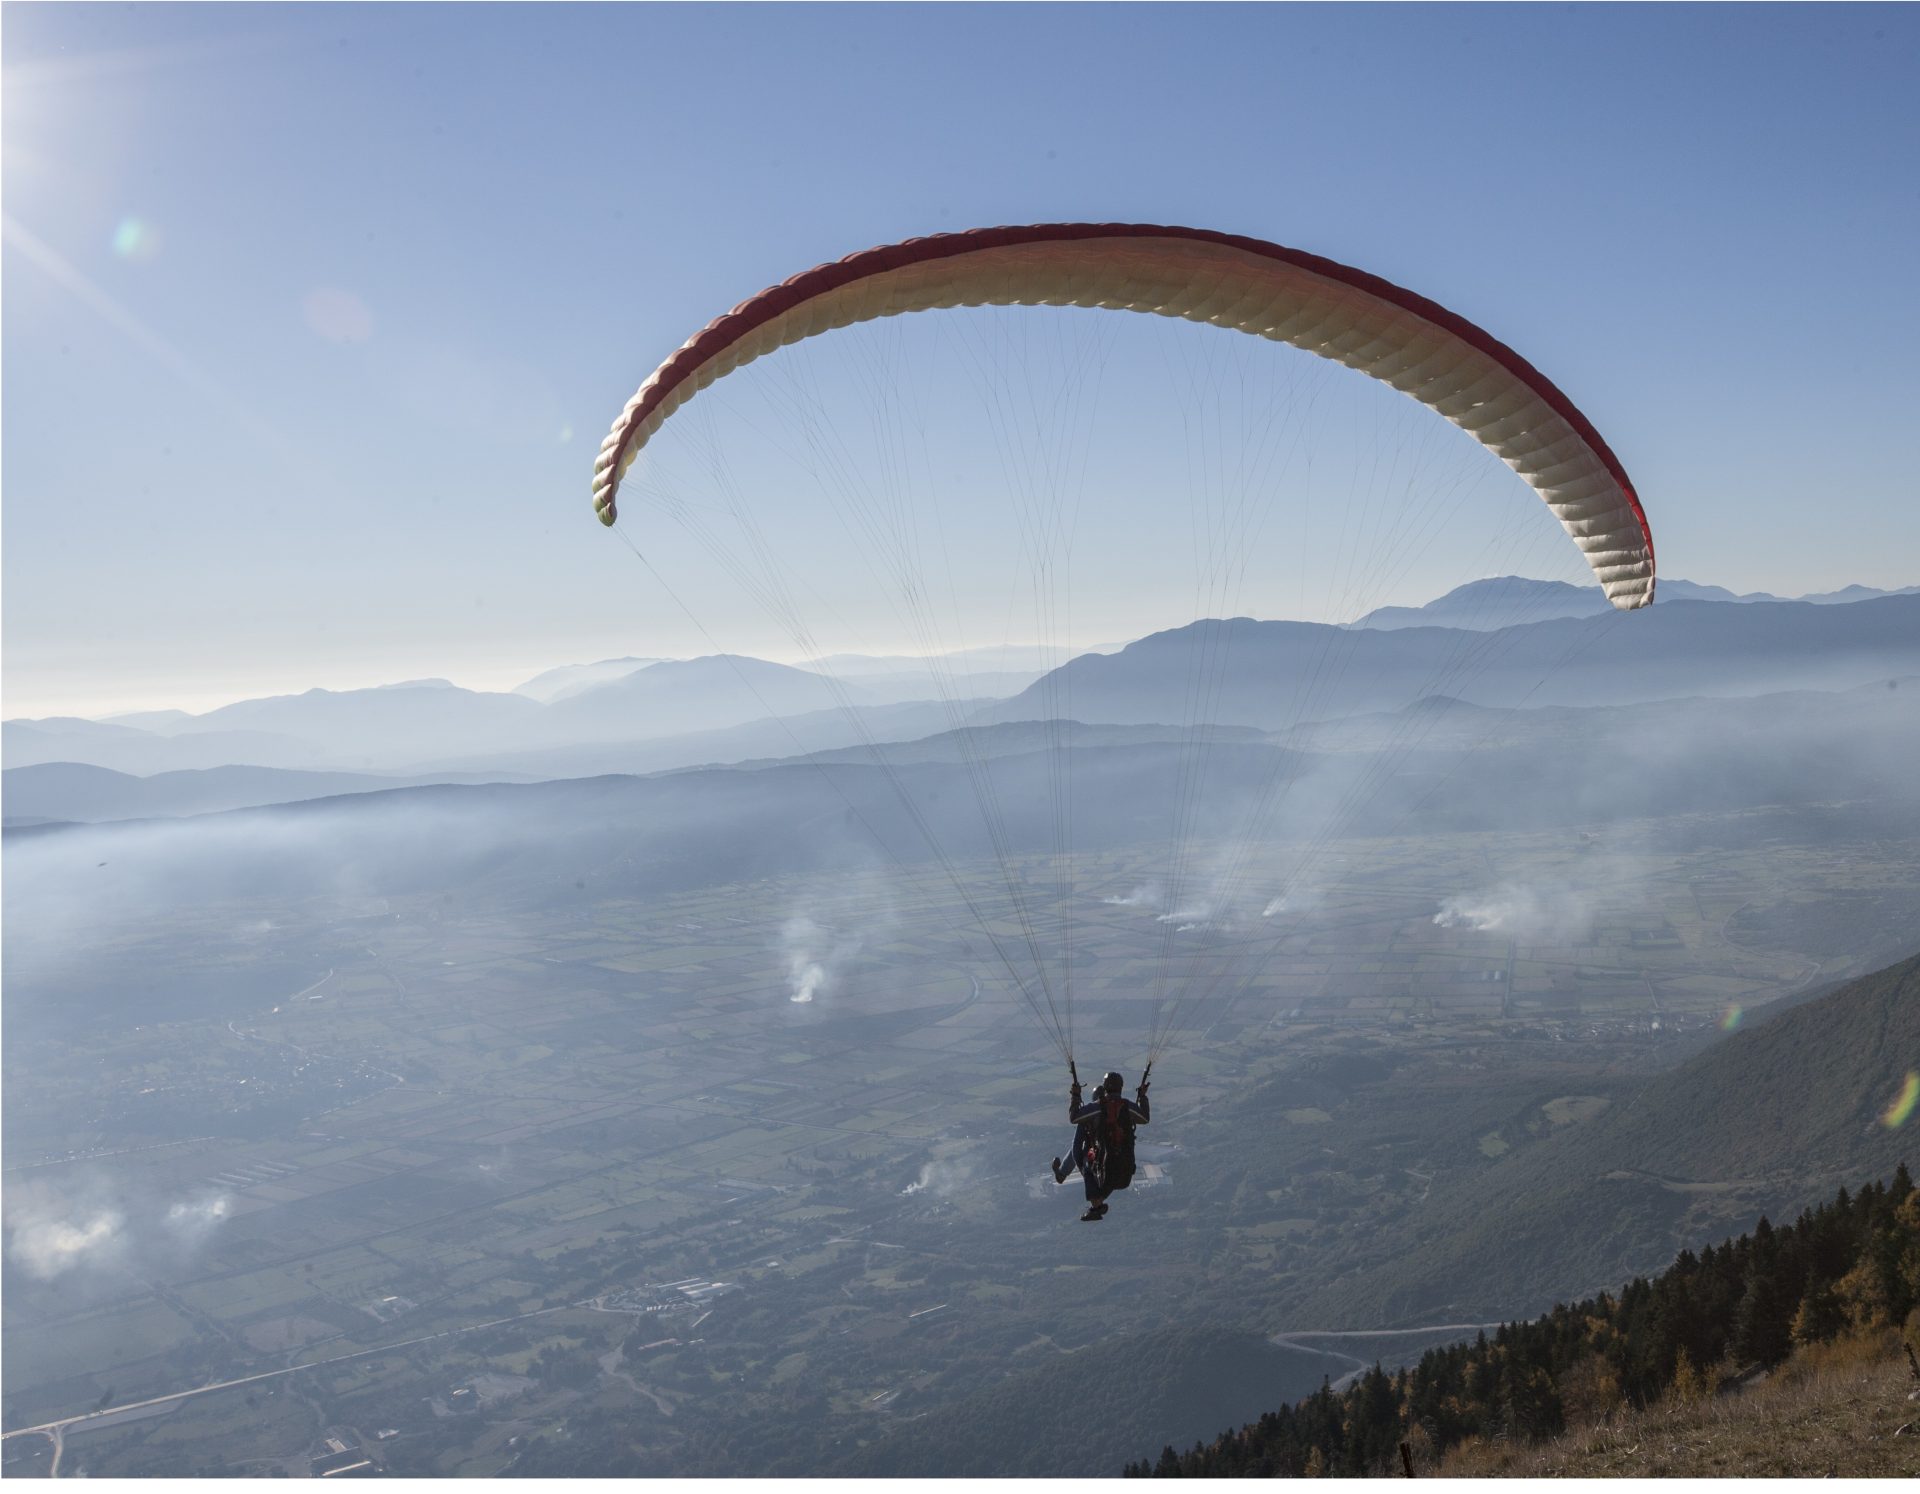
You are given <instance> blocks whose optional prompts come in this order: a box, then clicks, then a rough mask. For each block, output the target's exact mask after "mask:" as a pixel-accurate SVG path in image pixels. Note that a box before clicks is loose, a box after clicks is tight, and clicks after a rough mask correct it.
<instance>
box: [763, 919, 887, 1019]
mask: <svg viewBox="0 0 1920 1494" xmlns="http://www.w3.org/2000/svg"><path fill="white" fill-rule="evenodd" d="M874 916H877V918H879V922H881V926H885V924H887V918H889V916H887V912H879V914H874ZM872 928H874V924H872V922H870V920H868V922H864V924H862V928H860V929H858V931H852V929H845V928H828V926H824V924H818V922H814V918H812V916H810V914H795V916H793V918H789V920H787V922H785V924H781V926H780V958H781V960H783V962H785V966H787V1000H791V1002H803V1004H804V1002H810V1000H814V997H822V995H828V993H831V991H833V985H835V981H837V979H839V976H841V972H843V970H845V966H847V962H849V960H852V958H854V956H856V954H858V952H860V951H862V949H864V947H866V933H868V931H870V929H872Z"/></svg>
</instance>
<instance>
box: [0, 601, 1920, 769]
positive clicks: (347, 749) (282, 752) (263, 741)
mask: <svg viewBox="0 0 1920 1494" xmlns="http://www.w3.org/2000/svg"><path fill="white" fill-rule="evenodd" d="M1688 584H1689V583H1686V582H1679V581H1670V582H1666V583H1664V585H1665V587H1666V591H1665V592H1664V593H1663V596H1666V597H1668V598H1671V597H1672V595H1673V593H1674V592H1676V591H1678V590H1680V589H1681V588H1684V587H1686V586H1687V585H1688ZM1695 590H1697V591H1700V592H1703V593H1704V592H1716V593H1719V594H1720V595H1721V596H1722V597H1724V598H1731V596H1732V594H1731V593H1727V592H1723V591H1721V589H1719V588H1695ZM1870 590H1871V589H1870V588H1863V587H1850V588H1847V589H1845V590H1844V591H1842V592H1837V593H1832V594H1829V595H1827V596H1825V597H1823V598H1820V599H1817V600H1808V601H1802V602H1764V601H1754V600H1753V599H1751V598H1739V599H1737V600H1739V601H1741V602H1743V603H1746V604H1747V605H1742V606H1738V607H1734V606H1724V605H1708V604H1705V603H1701V602H1685V601H1674V600H1670V599H1669V600H1666V601H1664V602H1663V604H1662V605H1659V606H1656V607H1654V608H1652V609H1649V610H1648V611H1646V612H1643V613H1638V614H1633V615H1631V616H1623V615H1621V614H1618V613H1614V612H1612V611H1611V609H1603V613H1597V614H1595V615H1592V616H1585V615H1579V614H1581V613H1584V612H1586V611H1587V610H1588V609H1589V606H1590V604H1591V603H1592V601H1593V598H1592V597H1591V596H1589V595H1588V594H1587V592H1586V591H1584V590H1583V589H1582V588H1579V587H1571V586H1567V585H1565V584H1564V583H1560V582H1550V581H1533V580H1527V579H1525V578H1514V577H1508V578H1498V577H1496V578H1490V579H1489V580H1487V581H1483V582H1474V583H1470V584H1469V585H1468V586H1466V587H1462V588H1458V589H1456V591H1454V592H1452V593H1449V594H1448V596H1447V597H1443V598H1440V599H1437V600H1436V601H1435V602H1434V603H1432V604H1430V605H1429V608H1425V609H1402V610H1403V611H1406V612H1409V613H1412V614H1415V616H1414V617H1413V619H1412V625H1404V626H1403V625H1400V623H1396V622H1395V621H1394V620H1393V619H1392V618H1387V620H1386V621H1385V622H1383V623H1381V624H1380V625H1377V626H1359V627H1352V628H1333V627H1329V626H1326V625H1322V624H1316V623H1299V622H1284V621H1282V622H1261V621H1255V620H1252V619H1247V618H1239V619H1226V620H1221V619H1210V620H1206V621H1203V622H1198V623H1193V624H1189V625H1188V626H1187V627H1185V628H1178V629H1171V630H1168V631H1166V632H1162V633H1157V634H1153V635H1151V636H1149V637H1147V638H1144V639H1140V640H1138V641H1136V642H1134V643H1132V644H1129V645H1127V646H1126V647H1125V648H1124V649H1122V650H1120V651H1118V652H1116V653H1095V652H1089V653H1083V654H1080V655H1078V656H1077V657H1075V658H1074V659H1073V660H1072V661H1071V662H1070V663H1068V664H1066V665H1065V666H1063V667H1062V668H1061V669H1059V670H1055V671H1053V672H1052V673H1051V674H1050V675H1048V676H1045V677H1044V678H1043V679H1042V680H1032V677H1031V670H1030V669H1023V668H1015V669H1005V668H1002V669H998V670H994V669H990V668H985V667H984V666H986V665H988V664H990V663H992V662H994V661H995V660H1000V661H1004V662H1012V663H1016V664H1023V665H1030V664H1031V663H1032V662H1033V659H1034V658H1036V657H1039V654H1038V653H1036V651H1034V650H1032V649H1024V650H1023V649H1021V648H1013V649H999V650H974V651H970V652H966V653H962V654H956V655H953V656H951V657H950V658H949V659H948V660H947V661H946V665H945V668H946V669H947V671H948V672H947V673H946V674H944V675H943V676H942V678H941V679H940V680H939V681H936V680H935V679H933V678H932V677H930V676H929V675H928V674H927V673H926V671H925V669H924V667H922V668H920V669H919V670H917V671H916V670H915V669H912V668H908V669H900V668H897V666H899V665H901V664H903V663H909V664H910V663H912V661H911V660H908V659H906V658H905V656H902V658H898V659H895V658H887V657H867V656H842V657H840V658H839V659H838V661H837V664H836V668H837V669H840V670H844V671H845V673H844V674H841V675H837V676H836V677H834V678H831V679H830V678H828V677H826V676H822V675H819V674H816V673H814V672H812V671H809V670H804V669H797V668H794V667H792V666H789V665H784V664H777V663H772V662H770V661H767V660H761V659H752V658H748V657H745V656H729V655H712V656H708V657H706V658H701V659H686V660H646V659H641V658H630V659H615V660H603V661H601V662H600V663H598V664H594V665H581V666H566V667H564V668H562V669H559V670H553V671H548V672H547V674H545V675H541V676H536V677H535V679H533V680H530V681H528V682H526V684H525V685H523V686H522V687H521V689H520V690H519V691H516V692H512V693H505V692H490V691H473V690H466V689H463V688H460V687H458V686H455V685H452V684H450V683H448V682H447V681H445V680H412V681H403V682H399V683H396V684H392V685H384V686H377V687H373V688H369V689H362V690H345V691H331V690H319V689H316V690H309V691H306V692H304V693H301V694H296V695H282V696H272V697H264V698H261V699H256V700H245V701H237V702H234V703H233V704H231V705H228V706H223V707H220V708H218V709H217V710H213V711H208V712H205V713H203V714H201V715H197V716H194V715H188V714H187V713H185V712H181V711H144V712H134V713H131V714H128V715H126V716H123V717H119V718H115V719H113V720H110V721H88V720H83V719H80V718H74V717H50V718H46V719H42V720H21V719H16V720H10V721H7V722H5V723H4V724H3V725H0V739H4V746H5V754H4V762H5V766H7V767H9V768H15V767H26V766H32V765H36V764H46V763H57V762H73V763H86V764H91V765H93V766H96V767H102V768H110V769H113V770H115V771H119V772H124V773H131V774H134V775H136V776H143V777H144V776H151V775H153V774H156V773H161V772H171V771H187V770H206V769H214V768H222V767H228V766H233V765H248V766H254V767H270V768H284V769H298V770H303V771H325V772H343V771H344V772H362V773H368V772H370V773H376V774H382V775H394V774H402V775H406V776H409V777H418V776H431V775H436V774H437V775H441V776H443V777H445V776H449V775H454V774H458V773H476V772H478V773H489V774H511V775H517V776H569V775H577V774H579V773H583V772H598V771H657V770H660V769H663V768H667V767H684V766H691V765H694V764H697V763H701V762H713V761H725V760H737V759H740V758H747V757H766V756H769V755H781V754H784V753H786V752H788V751H789V750H799V751H803V752H804V751H818V750H823V749H831V748H835V747H839V746H845V745H850V744H853V743H856V742H859V741H860V740H862V738H863V737H867V736H874V735H875V734H876V733H878V732H893V733H894V736H893V737H892V738H891V739H894V740H898V739H899V738H900V737H901V736H924V735H926V734H927V733H928V732H929V731H930V730H934V729H936V727H935V725H934V723H933V720H932V718H931V717H930V716H929V714H928V713H929V712H932V713H938V712H940V711H941V710H943V709H944V708H943V707H942V706H941V705H939V704H938V703H937V702H936V700H935V699H934V697H936V696H937V695H939V694H940V693H941V692H942V691H943V690H944V691H948V692H953V691H957V692H958V693H959V694H961V695H964V696H971V697H974V698H975V700H976V701H977V702H978V704H979V711H978V714H977V717H976V719H977V720H979V721H981V722H990V721H995V720H1019V719H1029V720H1030V719H1037V717H1038V716H1040V715H1043V714H1067V715H1071V716H1073V717H1075V718H1077V719H1079V720H1082V721H1086V722H1099V723H1105V724H1109V725H1138V724H1152V723H1160V724H1165V723H1181V722H1186V721H1189V720H1191V719H1193V706H1192V698H1191V696H1190V695H1189V693H1188V691H1187V689H1186V685H1187V682H1188V680H1189V678H1190V677H1191V673H1192V661H1193V659H1194V657H1195V653H1194V650H1195V649H1196V648H1197V647H1199V646H1200V645H1201V644H1202V643H1204V642H1207V641H1208V640H1212V641H1214V642H1216V643H1230V644H1231V652H1230V653H1223V654H1222V655H1221V656H1219V659H1220V661H1221V662H1227V663H1230V664H1231V666H1232V668H1231V671H1230V672H1229V673H1228V674H1227V675H1226V676H1225V677H1224V679H1223V680H1222V684H1221V688H1220V690H1219V691H1218V693H1217V695H1216V696H1210V697H1209V700H1210V709H1209V711H1208V712H1207V720H1208V724H1211V725H1216V726H1250V727H1258V728H1262V729H1272V728H1274V727H1276V726H1280V725H1285V724H1290V723H1291V722H1292V721H1293V720H1294V719H1295V718H1294V716H1293V715H1291V714H1289V710H1288V703H1289V702H1297V703H1298V705H1299V706H1300V708H1301V710H1302V711H1303V712H1304V715H1303V716H1301V717H1300V719H1309V720H1310V719H1333V718H1341V717H1350V716H1354V715H1357V714H1363V713H1366V712H1370V711H1372V712H1392V711H1397V710H1400V709H1402V708H1404V707H1405V706H1407V705H1409V704H1411V703H1412V702H1413V701H1415V700H1417V699H1419V698H1421V697H1423V696H1429V695H1435V694H1442V695H1451V696H1455V697H1458V698H1460V699H1462V700H1463V701H1466V702H1469V703H1471V704H1474V705H1480V706H1486V705H1497V704H1512V703H1516V702H1517V701H1518V700H1520V699H1522V698H1523V697H1524V698H1527V699H1529V700H1531V701H1532V702H1533V703H1543V702H1549V701H1560V702H1563V703H1568V704H1578V703H1584V702H1591V701H1593V700H1614V701H1629V700H1648V699H1659V698H1671V697H1678V696H1687V695H1706V694H1720V695H1729V694H1753V693H1757V692H1761V691H1780V690H1798V689H1833V688H1836V687H1846V686H1848V685H1857V684H1864V683H1866V682H1867V681H1868V680H1870V679H1873V678H1875V677H1882V676H1884V677H1895V676H1905V675H1913V674H1916V673H1920V648H1916V647H1915V646H1914V639H1915V638H1916V637H1920V622H1916V621H1915V620H1914V618H1913V617H1912V616H1911V614H1908V613H1901V612H1898V611H1894V612H1889V611H1888V610H1887V609H1889V608H1900V607H1912V606H1913V605H1915V604H1917V603H1920V595H1913V594H1897V595H1887V596H1869V597H1867V598H1866V599H1865V600H1857V599H1856V598H1858V597H1859V596H1860V594H1862V593H1864V592H1867V591H1870ZM1839 604H1846V605H1839ZM1529 608H1535V609H1536V610H1537V609H1539V608H1545V609H1547V610H1548V611H1552V610H1554V609H1556V608H1558V609H1561V610H1566V609H1568V608H1571V609H1572V611H1573V613H1574V614H1575V615H1572V616H1551V617H1547V618H1545V619H1543V620H1540V621H1536V622H1531V623H1528V622H1521V623H1517V624H1513V625H1511V626H1508V627H1506V628H1503V629H1500V630H1498V631H1496V632H1493V633H1491V634H1489V633H1487V632H1485V631H1483V630H1484V628H1485V626H1486V625H1487V624H1488V623H1489V622H1490V621H1497V620H1499V619H1501V618H1503V617H1504V618H1509V619H1510V618H1512V617H1513V616H1515V615H1520V614H1524V613H1526V612H1527V610H1528V609H1529ZM1389 610H1390V609H1389ZM1375 616H1376V617H1380V616H1382V614H1376V615H1375ZM1402 621H1403V622H1404V621H1405V620H1404V619H1403V620H1402ZM1441 622H1444V624H1445V625H1444V626H1440V625H1436V624H1437V623H1441ZM1581 629H1590V630H1591V632H1581V631H1580V630H1581ZM1569 630H1571V631H1569ZM1903 630H1904V631H1903ZM1482 640H1486V641H1484V642H1483V641H1482ZM1483 662H1484V663H1487V664H1488V665H1489V667H1487V668H1484V669H1481V668H1477V667H1474V666H1477V665H1478V664H1479V663H1483ZM1008 690H1014V691H1015V692H1016V693H1014V694H1012V695H1006V694H1003V692H1005V691H1008ZM537 696H544V697H545V699H544V700H543V699H540V698H536V697H537ZM980 697H987V700H985V701H980V700H979V698H980ZM994 699H998V700H1000V701H1001V702H1002V703H1001V704H999V705H993V704H991V703H990V702H991V701H992V700H994ZM916 704H917V705H919V706H924V707H925V709H924V710H920V711H915V710H909V709H905V708H907V707H912V706H915V705H916ZM849 706H850V707H852V708H853V709H854V710H856V711H857V712H859V713H860V715H861V716H862V717H863V718H865V719H864V720H863V721H862V722H861V723H858V724H856V723H854V722H850V721H847V720H846V719H845V717H844V714H842V708H843V707H849ZM886 712H893V713H894V715H895V717H896V718H897V719H896V722H895V723H891V724H890V723H887V722H884V721H883V720H882V719H881V716H880V715H879V714H876V713H886ZM835 715H840V718H841V719H840V720H839V722H838V724H837V726H828V725H827V724H826V723H827V721H828V718H829V717H832V716H835ZM808 718H812V721H811V724H810V725H808V726H807V727H806V729H805V730H804V731H801V730H797V729H796V727H797V725H798V723H800V722H802V721H806V720H808ZM945 724H947V725H951V724H953V723H952V719H951V717H948V718H947V719H946V723H945ZM675 739H679V740H678V741H677V742H676V740H675Z"/></svg>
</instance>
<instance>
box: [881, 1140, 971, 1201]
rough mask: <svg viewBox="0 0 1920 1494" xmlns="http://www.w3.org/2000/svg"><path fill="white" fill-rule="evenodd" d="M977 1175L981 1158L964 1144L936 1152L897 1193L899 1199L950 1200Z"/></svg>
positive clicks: (939, 1148)
mask: <svg viewBox="0 0 1920 1494" xmlns="http://www.w3.org/2000/svg"><path fill="white" fill-rule="evenodd" d="M979 1176H980V1155H979V1153H978V1152H977V1151H976V1150H974V1149H973V1148H971V1147H969V1146H967V1145H966V1144H965V1143H955V1144H949V1145H945V1146H941V1147H938V1148H936V1149H935V1151H934V1154H933V1157H932V1158H931V1160H929V1161H928V1162H927V1164H926V1165H925V1166H924V1167H922V1168H921V1169H920V1176H919V1178H918V1179H917V1180H916V1181H914V1182H911V1183H909V1184H907V1186H906V1187H904V1188H902V1189H901V1190H900V1193H901V1196H902V1197H911V1196H912V1195H913V1194H916V1193H925V1194H928V1195H930V1196H932V1197H934V1198H951V1197H953V1195H954V1194H956V1193H958V1192H959V1191H960V1190H961V1189H963V1188H965V1187H966V1186H967V1185H968V1184H969V1183H971V1182H973V1181H974V1180H975V1179H976V1178H978V1177H979Z"/></svg>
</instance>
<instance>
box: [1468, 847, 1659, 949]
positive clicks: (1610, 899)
mask: <svg viewBox="0 0 1920 1494" xmlns="http://www.w3.org/2000/svg"><path fill="white" fill-rule="evenodd" d="M1643 883H1644V878H1643V877H1642V875H1641V872H1640V869H1639V868H1638V867H1637V866H1636V865H1635V864H1634V863H1632V862H1628V861H1623V860H1622V859H1620V858H1618V857H1609V858H1607V859H1605V860H1604V861H1596V862H1592V863H1588V864H1587V865H1585V866H1584V867H1583V868H1582V869H1581V874H1580V876H1579V877H1578V879H1577V880H1575V879H1570V878H1565V877H1542V878H1536V879H1534V880H1532V881H1529V882H1527V883H1525V884H1522V883H1519V882H1503V883H1501V884H1500V885H1499V886H1497V887H1491V888H1485V889H1482V890H1480V891H1478V892H1468V893H1462V894H1460V895H1459V896H1457V897H1450V898H1447V899H1445V900H1444V901H1443V902H1442V903H1441V904H1440V907H1439V909H1438V911H1436V912H1435V913H1434V915H1433V922H1434V923H1435V925H1437V926H1438V927H1440V928H1443V929H1466V930H1469V931H1471V932H1473V933H1480V934H1504V935H1506V936H1507V937H1508V938H1510V939H1520V940H1525V941H1528V942H1531V943H1536V944H1577V943H1583V942H1585V941H1586V940H1587V939H1588V938H1589V937H1590V936H1591V934H1592V930H1593V925H1594V920H1595V919H1596V918H1597V917H1598V916H1599V915H1600V914H1601V912H1602V911H1603V909H1604V908H1607V907H1613V908H1616V909H1621V908H1625V907H1627V906H1629V905H1638V904H1640V903H1642V902H1644V901H1645V898H1644V894H1637V893H1635V892H1634V891H1633V889H1634V888H1636V887H1639V886H1641V885H1643Z"/></svg>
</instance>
